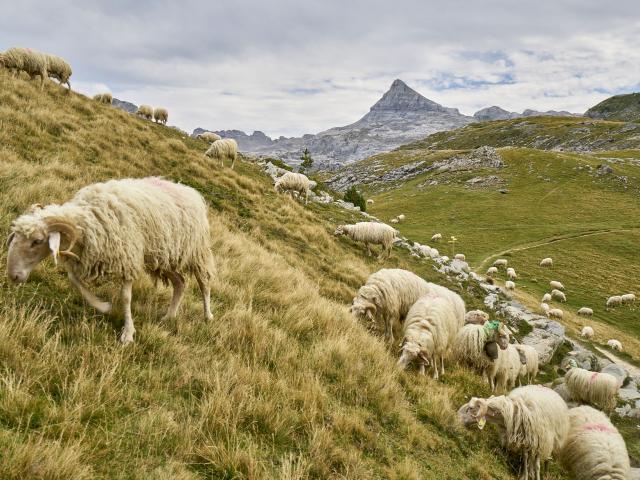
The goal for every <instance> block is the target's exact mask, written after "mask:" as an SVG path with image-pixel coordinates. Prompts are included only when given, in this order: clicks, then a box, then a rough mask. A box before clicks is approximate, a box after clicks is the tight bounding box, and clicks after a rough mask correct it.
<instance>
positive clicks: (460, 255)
mask: <svg viewBox="0 0 640 480" xmlns="http://www.w3.org/2000/svg"><path fill="white" fill-rule="evenodd" d="M453 258H455V259H456V260H462V261H463V262H464V261H466V260H467V257H466V256H465V254H464V253H456V254H455V255H454V256H453Z"/></svg>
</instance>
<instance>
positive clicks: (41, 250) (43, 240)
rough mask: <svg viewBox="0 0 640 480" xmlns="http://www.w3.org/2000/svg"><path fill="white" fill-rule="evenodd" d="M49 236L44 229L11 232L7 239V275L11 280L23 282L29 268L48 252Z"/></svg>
mask: <svg viewBox="0 0 640 480" xmlns="http://www.w3.org/2000/svg"><path fill="white" fill-rule="evenodd" d="M48 240H49V238H48V235H46V233H45V232H44V231H35V232H33V233H32V234H31V235H28V236H27V235H24V234H22V233H17V232H13V233H11V235H9V238H8V239H7V245H8V247H9V253H8V254H7V275H8V276H9V279H10V280H11V281H13V282H17V283H23V282H26V281H27V278H29V274H30V273H31V270H33V268H34V267H35V266H36V265H37V264H38V263H40V262H41V261H42V260H44V259H45V258H46V257H47V256H48V255H49V253H50V247H49V242H48Z"/></svg>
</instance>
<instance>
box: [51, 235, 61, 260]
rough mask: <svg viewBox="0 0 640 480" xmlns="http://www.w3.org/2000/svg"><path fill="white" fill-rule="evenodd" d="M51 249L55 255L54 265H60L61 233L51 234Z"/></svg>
mask: <svg viewBox="0 0 640 480" xmlns="http://www.w3.org/2000/svg"><path fill="white" fill-rule="evenodd" d="M49 249H50V250H51V255H53V263H55V264H56V266H57V265H58V254H59V253H60V232H51V233H50V234H49Z"/></svg>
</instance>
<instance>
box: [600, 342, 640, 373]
mask: <svg viewBox="0 0 640 480" xmlns="http://www.w3.org/2000/svg"><path fill="white" fill-rule="evenodd" d="M593 348H595V349H596V350H597V351H598V352H600V353H601V354H602V356H604V357H606V358H608V359H609V360H611V361H612V362H613V363H618V364H620V365H622V366H623V367H624V368H626V369H627V372H629V375H631V376H632V377H637V376H640V368H638V367H636V366H635V365H631V364H630V363H629V362H627V361H625V360H623V359H621V358H620V357H618V356H617V355H614V354H613V353H611V352H609V351H607V350H604V349H602V348H600V347H596V346H595V345H594V346H593Z"/></svg>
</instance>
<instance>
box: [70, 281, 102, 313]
mask: <svg viewBox="0 0 640 480" xmlns="http://www.w3.org/2000/svg"><path fill="white" fill-rule="evenodd" d="M67 275H68V277H69V281H70V282H71V284H72V285H73V286H74V287H76V289H78V291H79V292H80V295H82V297H83V298H84V299H85V300H86V301H87V302H88V303H89V305H91V306H92V307H93V308H95V309H96V310H98V311H99V312H100V313H105V314H106V313H109V312H110V311H111V304H110V303H109V302H103V301H102V300H100V299H99V298H98V297H96V296H95V295H94V294H93V293H91V292H90V291H89V289H88V288H87V287H85V285H84V283H82V281H81V280H80V279H79V278H78V277H76V275H75V274H74V273H73V272H67Z"/></svg>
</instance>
